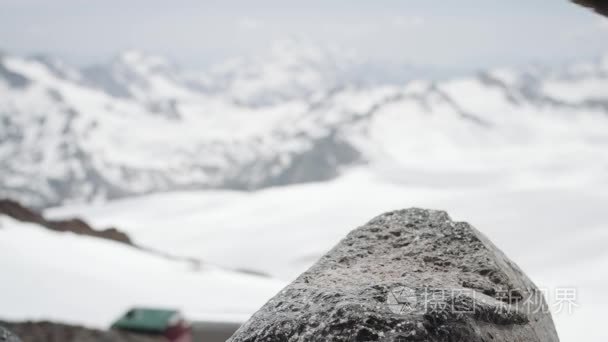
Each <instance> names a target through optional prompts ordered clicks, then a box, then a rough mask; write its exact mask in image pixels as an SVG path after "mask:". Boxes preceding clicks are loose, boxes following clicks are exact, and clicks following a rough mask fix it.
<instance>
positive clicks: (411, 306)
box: [229, 209, 559, 342]
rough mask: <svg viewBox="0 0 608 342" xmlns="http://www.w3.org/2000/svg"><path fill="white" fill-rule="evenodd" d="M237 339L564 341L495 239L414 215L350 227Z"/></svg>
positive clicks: (438, 217)
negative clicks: (340, 238)
mask: <svg viewBox="0 0 608 342" xmlns="http://www.w3.org/2000/svg"><path fill="white" fill-rule="evenodd" d="M229 341H230V342H254V341H273V342H275V341H276V342H279V341H451V342H457V341H463V342H489V341H492V342H499V341H512V342H515V341H526V342H535V341H539V342H540V341H542V342H557V341H559V339H558V337H557V333H556V331H555V327H554V326H553V321H552V318H551V315H550V314H549V313H547V305H546V303H545V301H544V298H543V296H542V294H541V292H540V291H539V290H538V288H537V287H536V286H535V285H534V284H533V283H532V282H531V281H530V280H529V279H528V277H526V275H524V274H523V273H522V271H521V270H520V269H519V268H518V267H517V266H516V265H515V264H514V263H513V262H511V261H510V260H509V259H507V258H506V256H505V255H504V254H503V253H502V252H501V251H500V250H499V249H498V248H496V247H495V246H494V245H493V244H492V243H491V242H490V241H489V240H488V239H487V238H485V237H484V236H483V235H482V234H481V233H479V232H478V231H477V230H476V229H475V228H473V227H471V226H470V225H469V224H467V223H464V222H453V221H452V220H451V219H450V218H449V216H448V215H447V214H446V213H445V212H442V211H433V210H423V209H407V210H400V211H394V212H390V213H386V214H383V215H381V216H378V217H376V218H374V219H373V220H371V221H370V222H369V223H367V224H366V225H364V226H362V227H360V228H358V229H355V230H354V231H352V232H351V233H350V234H349V235H348V236H347V237H346V238H345V239H344V240H342V241H341V242H340V243H339V244H338V245H337V246H336V247H334V248H333V249H332V250H331V251H330V252H329V253H327V254H326V255H325V256H323V257H322V258H321V259H320V260H319V261H318V262H317V263H316V264H315V265H314V266H312V267H311V268H310V269H309V270H308V271H306V272H305V273H303V274H302V275H300V277H298V278H297V279H296V280H295V281H294V282H293V283H292V284H290V285H289V286H287V287H286V288H285V289H283V290H282V291H281V292H280V293H279V294H277V295H276V296H275V297H274V298H273V299H271V300H270V301H269V302H268V303H266V304H265V305H264V306H263V307H262V308H261V309H260V310H259V311H258V312H257V313H256V314H255V315H254V316H253V317H252V318H251V319H250V320H249V321H248V322H247V323H246V324H245V325H243V326H242V327H241V328H240V329H239V330H238V331H237V332H236V333H235V334H234V335H233V336H232V337H231V339H230V340H229Z"/></svg>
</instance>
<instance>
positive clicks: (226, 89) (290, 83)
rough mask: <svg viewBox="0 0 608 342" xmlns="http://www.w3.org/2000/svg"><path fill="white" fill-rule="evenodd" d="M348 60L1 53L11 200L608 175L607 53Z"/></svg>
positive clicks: (281, 54) (290, 49)
mask: <svg viewBox="0 0 608 342" xmlns="http://www.w3.org/2000/svg"><path fill="white" fill-rule="evenodd" d="M338 56H340V54H337V53H336V52H335V51H334V50H332V49H323V48H315V47H311V46H305V47H302V46H300V45H298V44H293V43H287V44H279V45H277V46H276V47H275V48H273V49H272V50H271V52H270V53H269V54H268V55H267V56H263V57H259V58H252V59H240V60H235V61H230V62H227V63H225V64H223V65H221V66H218V67H216V68H213V69H212V70H211V71H209V72H207V73H205V74H204V75H201V74H198V73H189V72H185V71H183V70H180V69H179V68H177V67H176V66H174V65H173V64H172V63H169V62H167V61H166V60H165V59H164V58H161V57H158V56H149V55H146V54H143V53H141V52H137V51H128V52H126V53H124V54H122V55H120V56H119V57H117V58H116V59H115V60H113V61H112V62H110V63H109V64H107V65H100V66H95V67H89V68H84V69H78V68H74V67H71V66H69V65H66V64H65V63H62V62H61V61H58V60H55V59H52V58H45V57H31V58H30V57H28V58H25V57H18V56H11V55H2V56H1V57H0V122H2V124H1V126H0V169H1V170H2V171H1V173H0V197H9V198H13V199H17V200H20V201H22V202H24V203H27V204H29V205H33V206H49V205H54V204H59V203H64V202H74V201H93V200H97V199H108V198H118V197H124V196H128V195H135V194H143V193H151V192H158V191H169V190H180V189H206V188H222V189H259V188H264V187H269V186H277V185H286V184H293V183H301V182H309V181H319V180H328V179H331V178H334V177H335V176H337V175H338V174H340V172H341V171H342V170H343V169H344V168H346V167H349V166H352V165H356V164H363V163H365V164H369V165H373V166H374V167H376V168H378V169H379V170H382V172H385V173H386V174H387V175H389V176H390V177H397V178H400V179H402V178H408V179H411V180H412V181H419V180H420V177H421V176H420V175H422V174H423V175H427V174H433V173H435V174H441V170H443V169H445V168H448V167H449V169H450V170H452V171H453V170H456V171H460V172H463V173H466V174H473V175H475V176H474V177H473V180H472V181H478V180H479V179H484V177H483V176H484V175H485V174H487V173H497V174H499V173H501V172H503V171H504V170H505V169H508V170H516V171H517V170H537V171H538V170H540V171H539V172H540V174H541V176H540V177H541V178H542V170H545V169H548V168H550V169H552V170H558V171H559V172H562V173H563V174H568V172H569V171H568V170H569V168H570V167H571V166H572V164H573V163H572V160H571V159H569V160H564V159H563V158H561V157H560V156H563V155H565V154H573V155H576V156H577V158H578V159H579V160H580V161H581V162H582V161H595V163H594V165H595V167H596V168H597V170H598V172H599V171H605V170H606V166H605V165H606V161H607V160H608V155H607V153H606V152H605V151H606V144H608V138H607V135H606V131H607V128H608V90H607V89H608V57H605V58H603V59H599V60H597V61H591V62H587V63H578V64H573V65H568V66H564V67H561V68H555V69H541V68H529V69H527V70H514V69H502V70H492V71H488V72H484V73H480V74H477V75H473V76H471V77H464V78H459V79H453V80H445V81H428V80H426V81H425V80H418V81H408V82H403V83H396V82H388V81H387V82H384V84H383V83H382V82H365V76H363V75H364V73H363V72H362V70H363V67H362V65H363V64H362V62H360V61H357V60H356V58H352V57H338ZM357 75H359V77H357ZM481 173H483V174H481ZM510 174H513V172H511V173H510Z"/></svg>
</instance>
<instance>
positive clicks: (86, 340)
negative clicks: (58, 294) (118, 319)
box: [0, 322, 166, 342]
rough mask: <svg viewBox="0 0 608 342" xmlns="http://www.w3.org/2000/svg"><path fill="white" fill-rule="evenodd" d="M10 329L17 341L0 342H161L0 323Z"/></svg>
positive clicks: (41, 324)
mask: <svg viewBox="0 0 608 342" xmlns="http://www.w3.org/2000/svg"><path fill="white" fill-rule="evenodd" d="M0 324H1V325H3V326H5V327H7V328H9V329H11V330H12V331H13V332H14V333H15V334H16V335H17V336H19V337H20V338H21V340H19V339H13V340H11V339H8V340H2V330H1V328H0V342H5V341H6V342H20V341H22V342H163V341H166V340H165V339H164V338H163V337H157V336H146V335H137V334H131V333H125V332H120V331H115V330H110V331H103V330H96V329H87V328H84V327H79V326H74V325H68V324H59V323H53V322H20V323H13V322H0Z"/></svg>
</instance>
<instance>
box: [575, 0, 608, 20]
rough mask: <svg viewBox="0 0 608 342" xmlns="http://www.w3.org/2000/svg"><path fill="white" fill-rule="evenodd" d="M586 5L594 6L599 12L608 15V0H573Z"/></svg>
mask: <svg viewBox="0 0 608 342" xmlns="http://www.w3.org/2000/svg"><path fill="white" fill-rule="evenodd" d="M572 1H573V2H575V3H577V4H579V5H583V6H585V7H590V8H593V9H594V10H595V11H596V12H597V13H600V14H602V15H605V16H608V1H606V0H572Z"/></svg>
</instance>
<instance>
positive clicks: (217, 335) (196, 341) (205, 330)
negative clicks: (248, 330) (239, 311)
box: [192, 322, 242, 342]
mask: <svg viewBox="0 0 608 342" xmlns="http://www.w3.org/2000/svg"><path fill="white" fill-rule="evenodd" d="M241 324H242V323H234V322H192V335H193V342H225V341H226V340H227V339H228V338H229V337H230V336H232V334H233V333H234V332H235V331H236V330H237V329H238V328H239V327H240V326H241Z"/></svg>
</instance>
